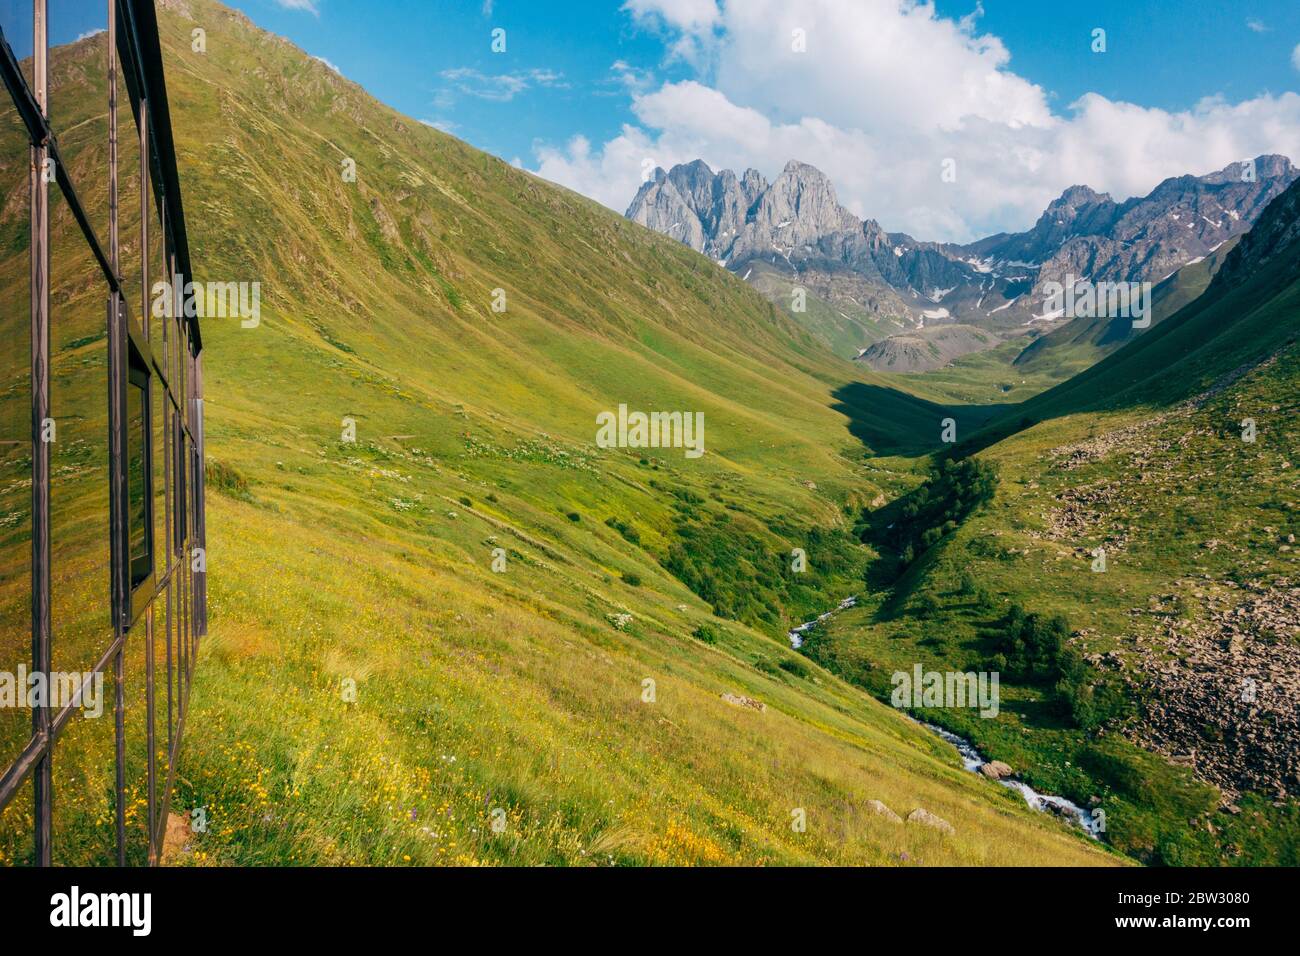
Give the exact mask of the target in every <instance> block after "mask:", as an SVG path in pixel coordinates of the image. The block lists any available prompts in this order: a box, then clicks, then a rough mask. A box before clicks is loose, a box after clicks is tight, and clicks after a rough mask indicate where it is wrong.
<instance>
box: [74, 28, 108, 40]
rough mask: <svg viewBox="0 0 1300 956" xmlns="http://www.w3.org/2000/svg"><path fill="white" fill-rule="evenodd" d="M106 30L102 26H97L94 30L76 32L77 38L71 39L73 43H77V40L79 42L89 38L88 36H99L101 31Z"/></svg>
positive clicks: (104, 31)
mask: <svg viewBox="0 0 1300 956" xmlns="http://www.w3.org/2000/svg"><path fill="white" fill-rule="evenodd" d="M107 32H108V31H107V30H105V29H104V28H103V27H98V28H96V29H94V30H87V31H86V32H85V33H78V34H77V38H76V39H75V40H73V41H72V42H73V43H79V42H81V41H82V40H86V39H89V38H90V37H97V36H99V35H100V34H101V33H107Z"/></svg>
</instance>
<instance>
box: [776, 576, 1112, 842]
mask: <svg viewBox="0 0 1300 956" xmlns="http://www.w3.org/2000/svg"><path fill="white" fill-rule="evenodd" d="M857 603H858V599H857V595H854V596H852V597H847V598H845V599H844V600H843V601H841V602H840V603H839V606H838V607H836V608H835V609H834V610H833V611H827V612H826V613H825V614H819V615H817V617H815V618H813V619H812V620H811V621H807V622H806V623H803V624H800V625H799V626H798V627H796V628H794V629H792V630H791V631H789V632H788V634H787V637H789V638H790V646H791V647H792V648H794V649H795V650H798V649H799V648H800V647H802V646H803V641H804V636H805V635H806V634H807V633H808V632H809V631H810V630H811V629H812V628H814V627H816V626H817V625H818V624H821V623H822V622H824V621H826V620H829V619H830V618H831V617H832V616H833V615H835V614H838V613H839V612H840V611H843V610H845V609H847V608H851V607H855V606H856V605H857ZM909 719H911V720H915V719H916V718H914V717H910V716H909ZM916 723H918V724H920V725H921V726H922V727H924V728H925V729H926V730H928V731H930V732H931V733H933V734H935V735H937V736H939V737H941V738H943V740H945V741H947V742H948V743H950V744H952V745H953V747H955V748H956V749H957V753H958V754H959V755H960V756H961V762H962V765H963V766H964V767H965V768H966V769H967V770H969V771H971V772H972V773H979V772H980V767H982V766H984V765H985V764H986V763H988V760H986V759H985V758H984V755H983V754H981V753H980V752H979V751H978V750H976V749H975V745H974V744H972V743H971V742H970V741H969V740H966V739H965V738H964V737H958V736H957V735H956V734H954V733H952V732H951V731H948V730H944V729H943V728H942V727H938V726H936V725H934V724H928V723H926V722H925V721H923V720H917V721H916ZM989 779H992V778H989ZM996 782H997V783H1000V784H1001V785H1002V786H1004V787H1006V788H1008V789H1010V790H1014V791H1016V793H1018V794H1020V795H1021V796H1022V797H1023V798H1024V800H1025V803H1027V804H1028V805H1029V806H1030V807H1032V808H1033V809H1035V810H1039V811H1042V812H1043V813H1052V814H1055V815H1056V816H1059V817H1061V818H1062V819H1063V820H1066V821H1068V822H1070V823H1073V824H1075V825H1077V826H1079V827H1082V828H1083V830H1084V832H1085V833H1087V834H1088V836H1090V837H1092V838H1093V839H1094V840H1096V839H1099V836H1098V834H1099V833H1100V832H1101V830H1102V827H1103V826H1104V825H1105V820H1104V818H1101V817H1094V816H1093V814H1092V813H1090V812H1089V811H1088V810H1085V809H1084V808H1083V807H1081V806H1079V805H1078V804H1077V803H1074V802H1072V801H1070V800H1067V799H1065V797H1057V796H1053V795H1052V794H1045V793H1039V792H1038V791H1037V790H1035V789H1034V788H1033V787H1031V786H1030V785H1029V784H1027V783H1025V782H1024V781H1023V780H1016V779H1015V778H1014V777H1003V778H1002V779H999V780H997V781H996Z"/></svg>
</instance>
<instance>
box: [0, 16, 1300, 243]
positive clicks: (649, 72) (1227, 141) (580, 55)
mask: <svg viewBox="0 0 1300 956" xmlns="http://www.w3.org/2000/svg"><path fill="white" fill-rule="evenodd" d="M231 5H233V6H235V7H237V8H239V9H241V10H242V11H244V12H245V13H246V14H247V15H248V16H249V17H250V18H251V19H252V20H253V22H255V23H256V24H258V25H259V26H261V27H263V28H265V29H268V30H270V31H272V32H274V33H278V34H281V35H283V36H286V37H288V38H289V39H290V40H292V41H293V42H295V43H296V44H297V45H298V46H300V47H301V48H303V49H304V50H305V51H307V52H308V53H310V54H312V55H314V56H318V57H321V58H323V59H325V60H326V61H327V62H329V63H330V64H332V65H334V66H335V67H336V68H337V69H338V70H339V71H340V72H341V73H343V74H344V75H345V76H347V77H348V78H349V79H352V80H354V81H356V82H357V83H359V84H361V85H362V86H363V87H364V88H365V89H367V90H368V91H369V92H370V93H372V94H373V95H374V96H376V97H377V98H379V99H380V100H382V101H384V102H386V103H388V104H389V105H391V106H393V107H394V108H396V109H398V110H400V111H401V112H403V113H405V114H407V115H409V116H411V117H413V118H415V119H419V120H423V121H425V122H428V123H430V124H433V125H436V126H438V127H439V128H441V129H444V130H446V131H448V132H450V133H452V134H453V135H455V136H458V137H460V138H462V139H464V140H466V141H467V142H469V143H471V144H473V145H474V146H477V147H479V148H481V149H484V150H487V151H489V152H491V153H494V154H495V155H498V156H500V157H502V158H503V159H505V160H507V161H511V162H517V163H518V164H519V165H521V166H523V167H524V168H527V169H529V170H532V171H534V172H537V173H539V174H540V175H543V176H545V177H546V178H548V179H551V180H553V181H555V182H559V183H561V184H563V185H566V186H568V187H570V188H573V189H575V190H577V191H579V192H582V193H584V194H586V195H588V196H591V197H592V198H594V199H597V200H598V201H600V202H603V203H605V204H606V205H608V206H610V207H611V208H613V209H616V210H618V211H622V210H623V209H624V208H626V206H627V203H628V202H629V201H630V200H631V198H632V196H633V195H634V194H635V192H636V189H637V188H638V187H639V185H640V183H641V182H642V181H643V178H644V176H645V172H646V169H647V168H653V166H656V165H660V166H665V167H667V166H670V165H672V164H673V163H677V162H686V161H689V160H692V159H696V158H703V159H705V160H706V161H707V162H709V163H710V165H712V166H714V167H715V168H722V167H731V168H735V169H737V171H740V170H742V169H743V168H745V167H748V166H754V167H755V168H757V169H759V171H760V172H762V173H763V174H764V175H766V176H768V177H769V178H771V177H773V176H775V175H777V174H778V173H779V172H780V170H781V168H782V166H783V165H784V164H785V162H786V161H787V160H789V159H800V160H803V161H805V162H809V163H812V164H813V165H815V166H818V167H819V168H821V169H822V170H823V171H825V172H826V173H827V174H828V175H829V176H830V177H831V179H832V181H833V182H834V183H835V185H836V188H837V191H838V194H839V197H840V200H841V202H842V203H843V204H844V205H846V206H848V208H849V209H850V210H852V211H853V212H854V213H856V214H858V215H860V216H863V217H872V218H876V219H878V220H879V221H880V222H881V224H882V225H884V226H885V228H887V229H892V230H905V231H908V232H911V233H912V234H913V235H916V236H918V237H920V238H926V239H951V240H969V239H973V238H976V237H978V236H981V235H986V234H988V233H990V232H994V231H998V230H1002V229H1021V228H1026V227H1027V226H1029V225H1030V224H1032V222H1033V221H1034V219H1035V218H1036V217H1037V215H1038V213H1039V212H1040V211H1041V210H1042V208H1043V207H1044V206H1045V205H1046V203H1047V202H1049V201H1050V200H1051V199H1052V198H1054V197H1055V196H1056V195H1059V193H1060V191H1061V190H1062V189H1064V188H1065V187H1066V186H1069V185H1071V184H1074V183H1084V184H1087V185H1090V186H1093V187H1094V188H1097V189H1100V190H1104V191H1110V192H1112V194H1114V195H1115V196H1116V198H1120V199H1122V198H1126V197H1127V196H1130V195H1136V194H1142V193H1145V192H1147V191H1149V190H1150V189H1151V188H1152V187H1154V186H1155V185H1156V184H1157V183H1158V182H1159V181H1160V180H1161V179H1163V178H1165V177H1168V176H1172V175H1180V174H1183V173H1187V172H1192V173H1204V172H1208V171H1210V170H1213V169H1219V168H1223V167H1224V166H1226V165H1227V164H1228V163H1230V162H1235V161H1238V160H1240V159H1243V158H1246V157H1249V156H1254V155H1258V154H1259V153H1263V152H1281V153H1285V154H1287V155H1289V156H1291V157H1292V158H1293V159H1300V93H1297V90H1300V3H1297V2H1296V0H1243V2H1233V3H1224V2H1208V0H1089V2H1088V3H1086V4H1080V3H1069V2H1062V0H982V2H980V0H935V2H934V5H933V6H930V5H918V4H917V3H915V2H913V0H600V2H598V0H233V2H232V3H231ZM24 7H28V8H29V7H30V4H29V2H28V0H0V18H2V19H0V22H2V23H3V25H4V27H5V30H6V33H7V35H10V36H11V42H14V44H15V47H16V48H17V49H18V51H19V53H20V55H21V54H22V53H23V50H22V45H21V40H22V38H23V36H24V35H25V34H26V33H28V32H29V31H30V14H29V13H25V12H24V10H23V8H24ZM103 7H104V4H103V3H102V2H100V0H51V10H52V20H53V23H52V30H51V33H52V39H53V41H54V42H55V43H60V42H66V41H68V40H71V39H74V38H75V37H76V36H78V35H80V34H83V33H85V32H87V31H89V30H92V29H95V28H97V27H102V25H103V20H104V13H103ZM1098 27H1100V28H1103V29H1104V30H1105V31H1106V49H1105V52H1104V53H1103V54H1098V53H1096V52H1094V51H1093V49H1092V31H1093V30H1094V29H1095V28H1098ZM497 28H500V29H504V30H505V31H506V51H505V52H504V53H494V52H493V51H492V48H491V45H492V31H493V30H494V29H497ZM792 31H802V32H803V33H804V34H805V49H804V50H802V51H798V52H799V53H802V54H803V55H796V51H794V48H793V44H792V42H791V37H792ZM949 159H952V160H954V161H955V163H956V168H957V170H958V171H959V174H958V176H957V178H956V181H955V182H941V181H940V180H939V177H938V175H937V172H936V171H937V170H938V169H939V166H940V164H941V163H946V162H947V160H949Z"/></svg>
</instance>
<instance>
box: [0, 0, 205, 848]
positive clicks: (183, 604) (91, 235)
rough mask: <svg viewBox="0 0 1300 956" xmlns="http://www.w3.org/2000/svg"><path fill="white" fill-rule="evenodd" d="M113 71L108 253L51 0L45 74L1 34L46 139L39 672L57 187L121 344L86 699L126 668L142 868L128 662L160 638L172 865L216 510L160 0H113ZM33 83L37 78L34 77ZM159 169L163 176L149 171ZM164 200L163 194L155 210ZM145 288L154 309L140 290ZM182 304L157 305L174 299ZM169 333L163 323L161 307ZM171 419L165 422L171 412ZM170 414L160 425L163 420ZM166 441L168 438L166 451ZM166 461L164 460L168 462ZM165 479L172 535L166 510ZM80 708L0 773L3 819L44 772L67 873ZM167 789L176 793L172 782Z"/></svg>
mask: <svg viewBox="0 0 1300 956" xmlns="http://www.w3.org/2000/svg"><path fill="white" fill-rule="evenodd" d="M107 4H108V21H107V36H106V44H105V46H106V53H105V63H104V68H105V70H106V71H107V73H106V77H107V102H106V103H105V104H104V106H105V108H106V110H107V155H108V160H107V171H108V183H107V193H108V237H107V240H108V241H107V246H105V245H104V244H103V243H102V242H101V241H100V238H99V236H98V235H97V234H96V232H95V228H94V226H93V225H92V222H91V219H90V217H89V216H88V215H87V212H86V209H85V207H84V205H83V203H82V201H81V199H80V198H79V195H78V192H77V188H76V184H75V183H74V182H73V176H72V172H71V168H72V167H70V165H69V164H68V163H66V162H64V159H65V157H64V156H63V155H62V153H61V151H60V147H59V143H58V140H57V139H56V137H55V133H54V129H53V128H52V126H51V124H50V117H49V37H48V31H49V27H48V24H49V20H48V11H47V0H33V2H32V13H33V16H32V24H33V36H32V52H31V57H30V62H29V64H28V71H27V73H26V74H25V72H24V69H23V64H22V63H20V61H19V60H18V58H17V57H15V55H14V51H13V48H12V47H11V45H10V42H9V38H8V37H6V36H5V35H4V32H3V30H2V29H0V75H2V78H3V82H4V85H5V87H6V89H7V90H8V93H9V96H10V98H11V99H12V101H13V106H14V108H15V109H16V111H17V115H18V116H19V117H20V119H21V122H22V124H23V126H24V127H25V128H26V132H27V135H28V138H29V141H30V160H31V168H30V179H29V182H30V196H31V209H30V222H29V225H30V246H29V253H30V258H31V283H30V287H29V288H30V297H31V339H30V341H31V383H30V384H31V416H32V431H31V489H32V497H31V514H30V532H31V535H30V536H31V565H30V576H31V630H32V643H31V647H32V652H31V669H30V673H31V674H33V675H36V674H43V675H45V677H46V687H47V688H48V687H49V686H51V681H50V675H51V666H52V665H51V660H52V648H53V647H54V645H55V643H56V642H57V641H58V639H59V633H60V627H59V625H60V622H59V620H56V619H53V618H52V614H51V575H50V568H51V523H50V488H51V473H50V442H49V441H48V440H46V438H45V425H46V423H48V422H49V421H51V420H52V418H53V420H57V418H58V415H59V409H58V408H52V407H51V389H50V380H51V373H50V322H51V308H50V255H51V252H50V250H51V219H50V187H51V184H53V185H55V186H57V188H58V190H59V191H60V194H61V196H62V198H63V200H64V201H65V202H66V204H67V206H68V209H69V211H70V212H71V215H72V220H73V222H75V224H76V227H77V229H78V230H79V231H80V234H81V238H82V239H83V240H84V242H85V244H86V245H87V246H88V247H89V251H90V253H91V255H92V256H93V259H94V261H95V263H96V265H97V267H98V271H99V273H100V277H101V278H102V281H103V283H104V287H105V311H104V327H103V330H104V333H105V335H106V342H107V376H108V394H107V395H106V396H105V401H106V403H107V421H108V435H107V442H106V446H105V449H106V456H107V466H108V467H107V475H108V482H107V484H108V487H107V488H106V489H105V491H106V495H105V502H106V505H107V511H108V534H109V538H110V541H109V554H110V559H109V568H108V569H107V570H108V574H107V580H106V581H105V582H104V584H105V587H104V590H103V594H102V597H103V600H104V602H105V604H106V605H108V606H110V607H111V609H112V612H111V616H112V631H111V634H108V635H106V637H105V639H106V646H104V647H103V648H102V649H100V650H99V651H98V652H97V654H96V656H95V663H94V667H93V670H92V671H90V672H87V673H86V674H85V675H84V683H83V684H82V687H81V691H82V694H81V695H80V696H79V698H78V699H81V697H84V694H85V693H86V692H88V691H89V688H90V682H91V681H92V680H94V679H97V680H99V681H100V682H101V683H102V681H103V679H104V675H106V673H107V672H108V671H109V670H110V669H111V672H112V675H113V685H114V698H115V699H114V702H113V713H114V760H115V774H114V787H113V789H114V800H115V804H116V806H115V811H116V812H115V830H116V850H117V863H118V864H119V865H124V864H125V863H126V861H127V857H128V831H127V826H126V820H127V776H128V773H127V739H126V721H125V716H126V697H125V660H126V656H127V652H128V648H134V647H136V646H137V645H138V642H139V641H141V640H143V642H144V658H145V661H144V671H145V673H144V681H145V686H144V695H145V737H146V740H145V747H146V761H145V778H146V779H145V794H146V800H147V811H146V812H147V816H146V822H147V847H146V848H144V849H145V859H146V860H147V862H148V863H150V864H155V863H157V862H158V861H159V859H160V856H161V853H162V847H163V837H164V834H165V832H166V825H167V818H168V813H169V808H170V801H171V794H172V790H173V788H174V786H175V782H176V772H177V765H178V762H179V757H180V750H181V739H182V735H183V731H184V727H185V717H186V712H187V705H188V701H189V688H190V679H191V676H192V673H193V667H194V659H195V654H196V651H197V648H198V641H199V638H200V637H201V636H202V635H203V634H205V633H206V631H207V612H206V608H207V597H206V587H205V584H206V581H205V577H206V575H205V569H206V553H205V540H206V538H205V528H204V509H203V461H204V456H203V370H202V360H201V351H202V342H201V338H200V334H199V324H198V320H197V318H196V317H195V312H196V309H195V305H194V302H193V296H192V293H188V292H187V291H186V289H185V286H186V282H187V280H188V279H189V277H190V276H191V272H190V269H191V266H190V257H189V244H188V239H187V236H186V231H185V215H184V211H183V208H182V204H181V191H180V180H179V176H178V174H177V168H176V151H175V146H174V143H173V140H172V131H171V119H170V114H169V111H168V103H167V89H166V84H165V82H164V77H163V63H162V51H161V45H160V39H159V33H158V22H157V18H156V11H155V10H154V6H153V2H152V0H107ZM28 76H30V81H29V79H28ZM119 80H121V81H122V82H123V83H124V85H125V88H126V92H127V99H128V102H129V104H130V107H131V118H132V120H133V122H134V129H135V132H136V134H137V136H136V137H133V138H131V139H128V140H127V141H126V142H125V143H123V144H119V142H118V124H119V116H118V85H119ZM120 148H125V149H138V151H139V170H140V175H139V197H140V209H139V216H140V223H139V235H138V237H137V238H138V242H139V249H140V266H141V268H140V287H139V289H138V293H137V290H134V289H130V288H127V285H126V283H125V282H124V281H123V278H122V274H121V262H120V260H121V255H122V254H121V242H120V238H121V237H120V236H119V209H118V198H119V182H118V171H119V149H120ZM146 171H147V173H146ZM151 200H152V201H151ZM151 220H152V221H153V225H154V226H155V228H157V229H158V230H159V235H160V236H161V239H162V242H161V260H162V264H161V268H162V269H165V270H166V271H167V273H168V274H167V275H165V276H163V277H162V278H163V280H164V281H165V283H167V285H166V286H164V287H161V288H162V289H164V290H165V291H158V290H159V288H160V287H159V286H154V287H152V288H153V290H154V294H153V296H151V286H150V268H149V257H150V243H149V237H150V221H151ZM137 294H138V300H137V299H136V295H137ZM160 296H161V297H168V298H169V299H170V301H169V302H163V303H162V304H165V305H170V308H166V309H158V308H151V301H152V302H153V303H154V305H155V306H157V305H158V304H159V301H160V299H159V297H160ZM160 312H161V313H163V314H162V316H161V322H160V323H158V324H157V326H156V328H154V329H152V330H151V325H153V324H154V323H152V322H151V321H150V317H151V313H152V315H153V316H154V317H155V318H158V317H159V313H160ZM159 413H160V414H159ZM156 417H158V418H160V419H161V421H156V420H155V418H156ZM158 436H161V442H159V441H158ZM159 466H161V467H160V468H159ZM155 474H160V475H161V477H162V489H161V499H162V503H163V508H162V510H163V512H164V513H163V515H162V516H161V518H162V521H161V527H162V531H163V534H162V536H161V537H162V540H161V541H159V540H157V538H158V534H157V531H156V530H155V529H156V527H157V526H156V524H155V519H156V518H157V517H158V516H156V515H154V514H153V510H154V508H155V507H156V506H155V504H154V502H155V499H156V498H157V493H158V489H156V488H154V487H153V483H154V476H155ZM158 629H161V630H162V632H163V637H164V639H165V646H166V650H165V660H164V661H162V662H159V661H157V660H156V657H157V654H156V650H155V647H156V644H155V641H156V637H157V634H156V632H157V630H158ZM160 666H161V667H165V672H166V747H165V749H164V750H163V761H162V762H163V764H164V765H163V766H161V767H160V766H159V763H160V761H159V746H158V727H157V720H158V716H159V714H158V712H159V710H160V707H159V703H160V702H159V700H158V696H159V695H158V690H159V687H158V683H157V677H158V670H159V668H160ZM77 709H78V704H77V703H76V702H75V701H73V702H65V703H63V704H62V705H61V706H59V707H57V708H56V707H55V706H52V702H51V701H50V700H49V697H48V691H47V696H46V699H45V700H44V701H42V702H41V704H40V705H39V706H33V707H32V730H31V736H30V738H29V739H28V741H27V743H26V745H25V746H24V747H23V748H22V750H21V752H20V753H19V754H18V756H17V757H16V758H15V759H14V760H13V761H12V762H11V763H10V764H9V765H8V766H7V767H0V770H2V771H3V772H2V773H0V811H3V809H4V808H5V807H6V806H7V805H8V804H9V803H10V802H11V801H12V800H13V799H14V797H15V796H16V795H17V794H18V793H19V792H20V789H21V788H22V787H23V785H24V784H25V783H26V781H27V780H28V779H31V781H32V793H33V800H34V815H33V842H32V853H31V861H32V862H34V863H36V864H38V865H49V864H50V863H51V847H52V845H53V843H54V841H55V840H56V839H58V837H59V834H58V833H57V832H55V828H54V826H53V806H54V801H55V800H56V799H57V796H58V795H57V794H55V793H54V779H53V763H54V758H55V755H56V744H58V743H59V738H60V735H61V734H62V733H63V731H64V730H65V728H66V727H67V726H68V723H69V721H70V720H71V718H72V716H73V714H74V713H75V712H76V710H77ZM160 784H161V787H160Z"/></svg>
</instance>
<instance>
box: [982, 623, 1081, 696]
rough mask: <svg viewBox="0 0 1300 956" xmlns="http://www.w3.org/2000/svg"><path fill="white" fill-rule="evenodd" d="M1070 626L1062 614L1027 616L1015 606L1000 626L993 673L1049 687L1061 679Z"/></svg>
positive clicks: (992, 663) (993, 661)
mask: <svg viewBox="0 0 1300 956" xmlns="http://www.w3.org/2000/svg"><path fill="white" fill-rule="evenodd" d="M1069 636H1070V625H1069V624H1068V623H1067V622H1066V620H1065V618H1063V617H1061V616H1060V615H1059V614H1058V615H1055V616H1053V617H1046V616H1044V615H1041V614H1026V613H1025V609H1024V608H1022V607H1021V606H1020V605H1018V604H1013V605H1012V606H1011V610H1010V611H1008V612H1007V615H1006V617H1005V618H1003V619H1002V622H1001V624H1000V626H999V632H998V637H997V645H996V654H995V656H994V658H993V660H992V661H991V662H990V667H991V668H992V669H993V670H997V671H1000V672H1002V673H1004V674H1005V675H1006V676H1007V677H1010V678H1011V679H1012V680H1021V681H1026V682H1029V683H1048V682H1052V681H1056V680H1059V679H1060V677H1061V658H1062V654H1063V653H1064V651H1065V640H1066V638H1068V637H1069Z"/></svg>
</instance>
